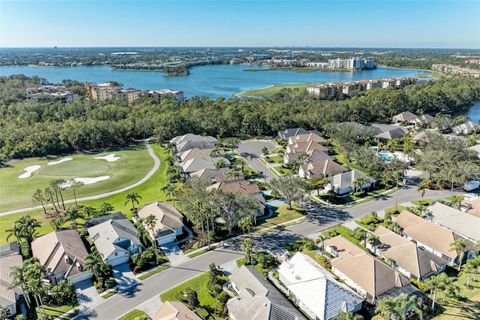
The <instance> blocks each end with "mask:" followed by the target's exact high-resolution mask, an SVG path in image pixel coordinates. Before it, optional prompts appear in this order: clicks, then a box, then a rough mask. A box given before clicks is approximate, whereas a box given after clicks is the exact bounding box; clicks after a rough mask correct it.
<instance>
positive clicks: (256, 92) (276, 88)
mask: <svg viewBox="0 0 480 320" xmlns="http://www.w3.org/2000/svg"><path fill="white" fill-rule="evenodd" d="M309 85H311V83H303V84H282V85H273V86H269V87H265V88H261V89H253V90H248V91H244V92H241V93H237V94H236V96H239V97H254V96H272V95H274V94H276V93H279V92H280V91H282V90H283V89H299V90H303V89H305V88H306V87H308V86H309Z"/></svg>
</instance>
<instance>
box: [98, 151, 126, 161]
mask: <svg viewBox="0 0 480 320" xmlns="http://www.w3.org/2000/svg"><path fill="white" fill-rule="evenodd" d="M120 158H121V157H120V156H117V155H115V153H112V154H107V155H106V156H100V157H95V159H98V160H107V161H108V162H114V161H117V160H118V159H120Z"/></svg>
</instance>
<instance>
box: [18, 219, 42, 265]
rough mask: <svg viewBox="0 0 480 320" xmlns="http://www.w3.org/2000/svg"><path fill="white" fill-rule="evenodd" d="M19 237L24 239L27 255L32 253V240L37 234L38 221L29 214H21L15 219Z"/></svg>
mask: <svg viewBox="0 0 480 320" xmlns="http://www.w3.org/2000/svg"><path fill="white" fill-rule="evenodd" d="M15 225H16V228H17V230H19V231H18V232H19V233H18V234H19V235H20V239H24V240H25V242H26V243H27V246H28V255H29V256H31V253H32V241H33V239H35V237H36V236H37V229H38V228H40V223H39V222H38V221H37V220H36V219H35V218H32V217H31V216H23V217H21V218H20V219H18V220H17V221H15Z"/></svg>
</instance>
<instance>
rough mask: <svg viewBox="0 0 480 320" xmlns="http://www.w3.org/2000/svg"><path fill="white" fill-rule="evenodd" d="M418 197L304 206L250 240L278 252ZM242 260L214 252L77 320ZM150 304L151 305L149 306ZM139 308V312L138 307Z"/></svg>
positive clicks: (120, 310)
mask: <svg viewBox="0 0 480 320" xmlns="http://www.w3.org/2000/svg"><path fill="white" fill-rule="evenodd" d="M452 194H456V193H451V192H449V191H427V193H426V195H425V197H426V198H438V197H444V196H448V195H452ZM419 198H420V194H419V193H418V192H417V191H416V190H415V189H414V188H412V187H407V188H405V189H402V190H399V191H397V192H396V193H394V194H392V195H388V196H384V197H382V198H381V199H376V200H372V201H370V202H368V203H365V204H362V205H359V206H356V207H353V208H349V209H346V210H341V209H336V208H327V207H325V206H322V205H319V204H317V203H307V204H306V209H307V212H308V214H307V218H306V221H305V222H302V223H300V224H296V225H292V226H288V227H284V228H278V229H276V230H273V231H271V232H268V233H265V234H263V235H261V236H258V237H255V238H254V243H255V249H256V250H271V251H280V249H281V247H282V246H283V245H284V244H285V243H287V242H290V241H292V240H294V239H298V238H300V237H303V236H311V237H315V236H316V235H317V234H318V233H319V232H321V231H322V230H325V229H326V228H329V227H330V226H333V225H336V224H339V223H345V222H348V221H353V220H354V219H357V218H359V217H362V216H364V215H367V214H369V213H370V212H371V211H382V210H385V209H387V208H390V207H392V206H394V205H395V203H396V202H397V201H398V204H401V203H406V202H410V201H412V200H415V199H419ZM242 256H243V253H242V252H241V249H240V245H239V243H238V242H237V246H233V247H231V248H229V249H228V250H227V249H217V250H214V251H211V252H208V253H205V254H203V255H200V256H198V257H196V258H193V259H191V260H190V261H188V262H186V263H183V264H181V265H178V266H176V267H173V268H170V269H167V270H165V271H163V272H161V273H159V274H158V275H155V276H153V277H151V278H149V279H148V280H146V281H145V282H144V283H143V284H142V285H140V286H139V287H138V290H137V291H136V292H133V293H132V294H131V295H117V296H114V297H112V298H110V299H108V300H106V301H104V302H102V303H100V304H98V305H96V306H94V307H92V308H91V309H90V310H87V311H86V312H83V313H82V314H81V316H82V317H83V318H84V319H115V318H117V317H119V316H121V315H122V314H124V313H126V312H128V311H129V310H131V309H134V308H138V307H139V306H140V305H141V304H145V303H147V301H148V300H151V301H154V300H152V299H155V297H157V296H158V295H159V294H160V293H162V292H163V291H165V290H167V289H169V288H172V287H175V286H177V285H178V284H180V283H182V282H184V281H186V280H188V279H190V278H192V277H194V276H196V275H198V274H200V273H202V272H204V271H206V270H207V269H208V266H209V265H210V264H211V263H215V264H217V265H221V264H224V263H229V262H232V261H234V260H236V259H238V258H240V257H242ZM149 303H151V302H149ZM140 308H143V307H142V306H140Z"/></svg>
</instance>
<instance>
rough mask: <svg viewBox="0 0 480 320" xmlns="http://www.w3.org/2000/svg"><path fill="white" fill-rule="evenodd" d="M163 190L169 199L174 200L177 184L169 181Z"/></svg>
mask: <svg viewBox="0 0 480 320" xmlns="http://www.w3.org/2000/svg"><path fill="white" fill-rule="evenodd" d="M162 191H163V192H165V194H166V195H167V199H170V200H172V201H173V200H174V197H173V195H174V193H175V191H176V188H175V185H173V184H171V183H169V184H167V185H165V186H163V187H162Z"/></svg>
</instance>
